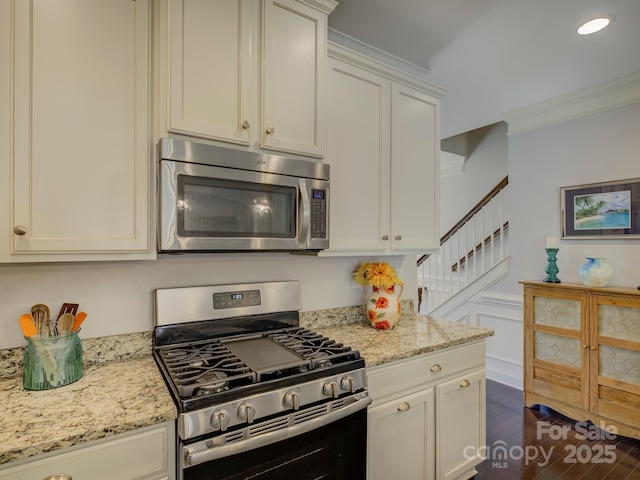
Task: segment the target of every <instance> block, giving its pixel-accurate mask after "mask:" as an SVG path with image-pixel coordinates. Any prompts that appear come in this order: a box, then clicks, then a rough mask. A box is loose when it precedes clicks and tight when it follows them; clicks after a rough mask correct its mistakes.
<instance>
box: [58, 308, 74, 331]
mask: <svg viewBox="0 0 640 480" xmlns="http://www.w3.org/2000/svg"><path fill="white" fill-rule="evenodd" d="M74 323H75V319H74V317H73V314H71V313H63V314H62V315H60V318H58V321H57V323H56V331H57V333H58V335H66V334H69V333H71V329H72V328H73V324H74Z"/></svg>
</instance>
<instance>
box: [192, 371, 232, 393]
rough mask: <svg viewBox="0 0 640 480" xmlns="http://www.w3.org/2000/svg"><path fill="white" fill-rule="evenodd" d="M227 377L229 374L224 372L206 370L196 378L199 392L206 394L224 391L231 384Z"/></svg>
mask: <svg viewBox="0 0 640 480" xmlns="http://www.w3.org/2000/svg"><path fill="white" fill-rule="evenodd" d="M227 377H228V375H227V374H226V373H224V372H218V371H211V372H205V373H204V374H203V375H201V376H200V377H198V378H197V379H196V383H197V384H199V387H198V390H199V393H202V394H206V393H218V392H222V391H223V390H224V389H225V388H227V386H228V385H229V382H228V381H227V380H226V379H227Z"/></svg>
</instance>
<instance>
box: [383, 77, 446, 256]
mask: <svg viewBox="0 0 640 480" xmlns="http://www.w3.org/2000/svg"><path fill="white" fill-rule="evenodd" d="M439 112H440V101H439V100H438V99H436V98H434V97H431V96H429V95H427V94H425V93H423V92H420V91H418V90H415V89H413V88H410V87H408V86H404V85H401V84H394V85H393V93H392V98H391V174H390V178H391V249H392V250H398V251H406V250H413V251H424V250H428V249H438V248H439V247H440V133H439V130H440V128H439V125H440V121H439V117H440V113H439Z"/></svg>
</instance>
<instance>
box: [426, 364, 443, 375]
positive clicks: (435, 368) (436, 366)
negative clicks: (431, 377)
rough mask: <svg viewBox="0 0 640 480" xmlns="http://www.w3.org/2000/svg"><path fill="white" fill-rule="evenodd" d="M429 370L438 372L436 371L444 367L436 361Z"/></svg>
mask: <svg viewBox="0 0 640 480" xmlns="http://www.w3.org/2000/svg"><path fill="white" fill-rule="evenodd" d="M429 370H431V371H432V372H433V373H436V372H439V371H440V370H442V367H441V366H440V364H439V363H436V364H434V365H432V366H431V368H430V369H429Z"/></svg>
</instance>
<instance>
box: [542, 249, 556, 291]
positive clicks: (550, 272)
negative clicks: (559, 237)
mask: <svg viewBox="0 0 640 480" xmlns="http://www.w3.org/2000/svg"><path fill="white" fill-rule="evenodd" d="M545 251H546V252H547V268H545V270H544V271H545V272H546V273H547V277H546V278H545V279H544V280H543V282H546V283H560V279H559V278H558V277H556V274H557V273H558V272H559V271H560V270H558V266H557V265H556V257H557V255H558V249H557V248H545Z"/></svg>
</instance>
